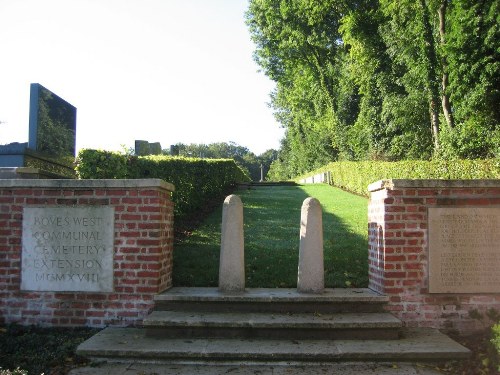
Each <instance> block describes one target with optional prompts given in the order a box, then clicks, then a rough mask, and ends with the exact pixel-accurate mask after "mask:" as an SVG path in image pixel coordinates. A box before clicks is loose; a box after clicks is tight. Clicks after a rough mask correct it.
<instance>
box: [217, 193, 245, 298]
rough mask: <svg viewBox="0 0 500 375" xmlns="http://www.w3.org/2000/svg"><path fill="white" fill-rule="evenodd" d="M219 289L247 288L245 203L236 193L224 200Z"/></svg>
mask: <svg viewBox="0 0 500 375" xmlns="http://www.w3.org/2000/svg"><path fill="white" fill-rule="evenodd" d="M219 290H220V291H222V292H231V291H233V292H234V291H243V290H245V251H244V240H243V203H241V199H240V197H238V196H237V195H234V194H232V195H229V196H228V197H227V198H226V199H225V200H224V205H223V208H222V234H221V247H220V264H219Z"/></svg>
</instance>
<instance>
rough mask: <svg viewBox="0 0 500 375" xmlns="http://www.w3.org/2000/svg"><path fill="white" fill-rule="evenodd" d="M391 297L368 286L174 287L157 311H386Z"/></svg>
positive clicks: (159, 297) (159, 299)
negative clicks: (302, 289) (312, 290)
mask: <svg viewBox="0 0 500 375" xmlns="http://www.w3.org/2000/svg"><path fill="white" fill-rule="evenodd" d="M388 300H389V299H388V297H387V296H382V295H380V294H377V293H376V292H373V291H371V290H370V289H366V288H348V289H347V288H332V289H329V288H327V289H325V291H324V292H323V293H321V294H306V293H299V292H297V290H296V289H285V288H271V289H268V288H256V289H246V290H245V291H244V292H237V293H228V292H224V293H223V292H220V291H219V290H218V289H217V288H183V287H174V288H171V289H169V290H168V291H166V292H164V293H161V294H158V295H156V296H155V310H177V311H211V312H230V311H238V312H243V311H245V312H275V313H279V312H281V313H298V312H311V313H321V314H323V313H340V312H360V313H361V312H383V311H384V305H385V304H386V303H387V302H388Z"/></svg>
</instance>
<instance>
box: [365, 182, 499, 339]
mask: <svg viewBox="0 0 500 375" xmlns="http://www.w3.org/2000/svg"><path fill="white" fill-rule="evenodd" d="M369 190H370V193H371V197H370V203H369V207H368V222H369V224H368V226H369V228H368V229H369V279H370V281H369V287H370V288H371V289H373V290H375V291H378V292H380V293H383V294H386V295H389V296H390V304H389V307H388V309H389V310H390V311H391V312H393V313H394V314H395V315H396V316H398V317H399V318H400V319H402V320H403V321H404V322H405V324H406V325H407V326H418V327H434V328H441V329H450V330H451V329H453V330H458V331H460V332H468V331H473V330H477V329H481V328H483V327H484V325H485V324H488V320H487V319H486V320H484V321H479V320H478V319H473V318H471V316H470V312H471V311H473V310H477V311H478V312H480V313H482V314H483V315H484V314H485V312H486V311H487V310H488V309H491V308H493V309H496V310H497V311H498V312H500V289H499V290H498V293H483V294H481V293H439V294H435V293H429V282H428V276H429V250H428V227H427V226H428V209H429V208H431V207H499V206H500V180H469V181H456V180H451V181H447V180H383V181H378V182H376V183H374V184H372V185H370V187H369ZM499 230H500V228H499ZM498 251H499V252H500V244H499V246H498ZM499 272H500V270H499Z"/></svg>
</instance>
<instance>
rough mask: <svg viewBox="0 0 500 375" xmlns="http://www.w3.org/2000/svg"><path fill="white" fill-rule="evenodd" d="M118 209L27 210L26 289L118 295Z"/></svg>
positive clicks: (24, 240)
mask: <svg viewBox="0 0 500 375" xmlns="http://www.w3.org/2000/svg"><path fill="white" fill-rule="evenodd" d="M113 245H114V208H112V207H99V206H97V207H96V206H87V207H26V208H24V213H23V236H22V246H23V248H22V271H21V290H34V291H64V292H70V291H71V292H73V291H84V292H112V291H113Z"/></svg>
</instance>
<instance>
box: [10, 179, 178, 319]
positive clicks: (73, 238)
mask: <svg viewBox="0 0 500 375" xmlns="http://www.w3.org/2000/svg"><path fill="white" fill-rule="evenodd" d="M173 191H174V187H173V185H171V184H168V183H166V182H164V181H161V180H155V179H149V180H0V301H1V302H0V323H14V322H15V323H20V324H39V325H52V326H94V327H102V326H105V325H130V324H135V323H137V322H140V321H142V319H143V318H144V317H145V316H146V315H147V314H148V313H149V312H150V311H151V309H152V308H153V305H154V302H153V296H154V295H155V294H157V293H160V292H162V291H164V290H166V289H168V288H169V287H171V285H172V255H173V254H172V253H173V236H174V235H173V203H172V201H171V193H172V192H173ZM110 213H111V216H108V215H109V214H110ZM88 215H90V216H88ZM87 216H88V217H87ZM105 223H108V224H107V225H112V227H111V232H108V231H107V230H104V229H103V228H102V227H101V225H104V224H105ZM23 225H24V233H23ZM29 231H32V233H29ZM23 236H24V237H25V241H23ZM30 237H31V240H32V241H30V240H26V238H30ZM33 239H35V240H33ZM110 239H111V241H110V242H108V241H109V240H110ZM58 241H59V242H58ZM23 247H24V248H25V249H24V250H26V251H27V254H24V255H27V256H25V257H24V258H23V252H24V250H23ZM109 251H111V252H112V258H106V257H105V258H100V257H99V256H98V254H99V253H108V254H109ZM108 264H109V265H108ZM71 267H73V268H71ZM75 267H76V268H75ZM92 267H94V268H92ZM78 268H80V270H79V271H78ZM109 268H111V269H109ZM91 269H92V270H91ZM84 270H85V271H84ZM106 275H109V277H110V278H111V279H109V278H107V279H106V280H105V282H104V279H102V278H101V276H102V277H104V276H106ZM98 281H102V282H103V284H102V285H97V284H94V282H95V283H97V282H98ZM37 282H38V284H39V285H37ZM83 284H86V286H85V285H83ZM53 285H58V288H53ZM52 288H53V289H54V290H51V289H52Z"/></svg>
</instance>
